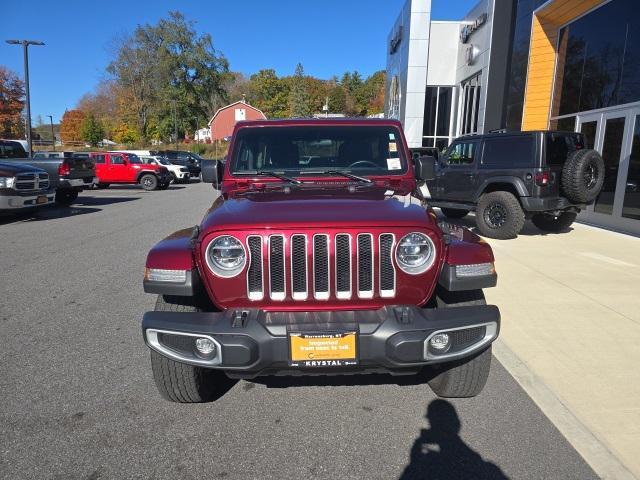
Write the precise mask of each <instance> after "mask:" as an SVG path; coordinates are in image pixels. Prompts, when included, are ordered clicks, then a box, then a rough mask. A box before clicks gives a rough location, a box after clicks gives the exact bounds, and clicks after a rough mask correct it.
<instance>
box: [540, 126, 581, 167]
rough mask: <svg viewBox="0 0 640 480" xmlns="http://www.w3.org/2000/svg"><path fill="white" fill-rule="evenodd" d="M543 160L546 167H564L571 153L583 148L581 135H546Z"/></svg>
mask: <svg viewBox="0 0 640 480" xmlns="http://www.w3.org/2000/svg"><path fill="white" fill-rule="evenodd" d="M546 137H547V140H546V145H545V148H546V152H545V159H546V163H547V165H564V163H565V162H566V161H567V157H568V156H569V154H570V153H571V152H574V151H575V150H578V149H581V148H584V142H583V137H582V136H581V135H578V134H577V133H576V134H573V135H567V134H566V133H550V134H547V135H546Z"/></svg>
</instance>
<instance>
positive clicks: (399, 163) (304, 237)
mask: <svg viewBox="0 0 640 480" xmlns="http://www.w3.org/2000/svg"><path fill="white" fill-rule="evenodd" d="M308 157H312V158H313V159H314V160H315V161H314V162H313V164H312V165H309V164H308V163H307V161H306V158H308ZM423 160H424V161H423ZM427 160H428V159H426V158H425V159H423V158H418V159H416V160H415V161H413V160H412V158H411V155H410V153H409V149H408V148H407V145H406V141H405V138H404V134H403V132H402V126H401V124H400V123H399V122H397V121H395V120H379V119H376V120H373V119H354V120H342V121H341V120H337V119H321V120H310V119H299V120H298V119H296V120H277V121H268V120H264V121H252V122H238V123H237V124H236V126H235V130H234V134H233V140H232V142H231V145H230V150H229V156H228V159H227V162H226V163H222V162H218V161H215V160H204V161H203V162H202V168H203V170H202V174H203V181H207V182H212V183H213V184H214V185H215V186H216V187H217V188H219V189H220V190H221V195H220V196H219V197H218V198H216V199H215V201H214V202H213V205H212V207H211V208H210V209H209V210H208V212H207V214H206V215H205V217H204V219H203V220H202V222H201V223H200V225H198V226H196V227H194V228H187V229H185V230H180V231H178V232H176V233H174V234H172V235H170V236H169V237H167V238H166V239H164V240H162V241H161V242H160V243H158V244H157V245H156V246H155V247H153V249H152V250H151V251H150V252H149V254H148V257H147V262H146V270H145V276H144V281H143V285H144V290H145V292H148V293H154V294H157V295H158V297H157V302H156V306H155V310H154V311H151V312H147V313H145V314H144V319H143V321H142V331H143V336H144V339H145V341H146V344H147V345H148V346H149V347H150V349H151V364H152V371H153V375H154V378H155V382H156V385H157V387H158V389H159V391H160V393H161V394H162V395H163V396H164V397H165V398H167V399H169V400H171V401H175V402H200V401H207V400H211V399H213V398H215V396H216V395H219V393H220V392H221V391H222V390H223V386H224V385H225V384H226V381H225V379H226V378H227V377H233V378H253V377H256V376H260V375H275V374H283V375H287V374H291V375H317V374H320V375H326V374H345V373H368V372H387V373H392V374H417V373H418V372H420V371H421V370H422V368H424V367H427V368H429V369H430V375H431V380H430V381H429V384H430V386H431V388H432V389H433V390H434V391H435V393H436V394H438V395H440V396H443V397H469V396H474V395H477V394H478V393H479V392H480V391H481V390H482V388H483V386H484V384H485V382H486V379H487V376H488V374H489V369H490V363H491V343H492V342H493V340H495V339H496V337H497V336H498V331H499V327H500V314H499V311H498V308H497V307H495V306H491V305H486V303H485V300H484V295H483V292H482V289H483V288H487V287H493V286H495V285H496V281H497V276H496V273H495V270H494V263H493V262H494V257H493V253H492V251H491V247H490V246H489V245H488V244H487V243H486V242H483V241H481V239H480V238H479V237H478V236H477V235H475V234H473V233H472V232H470V231H468V230H466V229H464V228H460V227H455V226H449V225H445V224H443V225H439V224H438V223H437V219H436V215H435V213H434V212H433V210H432V209H431V208H430V206H429V205H428V204H427V203H425V202H424V200H423V199H422V197H421V196H420V195H419V194H418V193H416V192H417V190H416V179H418V180H419V181H423V180H425V179H428V178H431V177H432V176H433V174H434V172H433V168H434V166H433V163H432V162H431V163H429V161H427ZM414 163H415V173H414V165H413V164H414Z"/></svg>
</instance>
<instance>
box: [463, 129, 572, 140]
mask: <svg viewBox="0 0 640 480" xmlns="http://www.w3.org/2000/svg"><path fill="white" fill-rule="evenodd" d="M546 133H561V134H566V135H576V134H580V132H571V131H569V130H527V131H519V130H513V131H506V132H489V133H472V134H469V135H462V136H460V137H458V138H455V139H454V140H461V139H465V140H475V139H482V138H499V137H511V136H516V135H517V136H528V135H537V134H546Z"/></svg>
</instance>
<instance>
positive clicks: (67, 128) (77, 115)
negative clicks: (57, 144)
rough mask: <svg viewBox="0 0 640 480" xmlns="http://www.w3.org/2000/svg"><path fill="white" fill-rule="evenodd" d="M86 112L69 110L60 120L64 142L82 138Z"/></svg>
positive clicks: (61, 136) (76, 140)
mask: <svg viewBox="0 0 640 480" xmlns="http://www.w3.org/2000/svg"><path fill="white" fill-rule="evenodd" d="M85 117H86V114H85V113H84V112H83V111H82V110H67V111H66V112H64V115H63V116H62V122H60V138H62V141H63V142H78V141H81V140H82V124H83V123H84V119H85Z"/></svg>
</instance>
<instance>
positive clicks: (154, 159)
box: [140, 155, 191, 183]
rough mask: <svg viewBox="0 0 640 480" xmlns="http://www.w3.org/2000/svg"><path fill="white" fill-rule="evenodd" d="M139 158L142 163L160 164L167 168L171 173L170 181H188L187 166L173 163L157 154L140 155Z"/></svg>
mask: <svg viewBox="0 0 640 480" xmlns="http://www.w3.org/2000/svg"><path fill="white" fill-rule="evenodd" d="M140 158H141V159H142V161H143V162H144V163H147V164H149V165H162V166H163V167H165V168H167V169H168V170H169V174H170V175H171V181H172V182H175V183H179V182H182V183H189V179H190V178H191V175H190V174H189V169H188V168H187V167H182V166H180V165H174V164H173V163H171V162H170V161H169V160H167V159H166V158H164V157H160V156H158V155H140Z"/></svg>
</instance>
